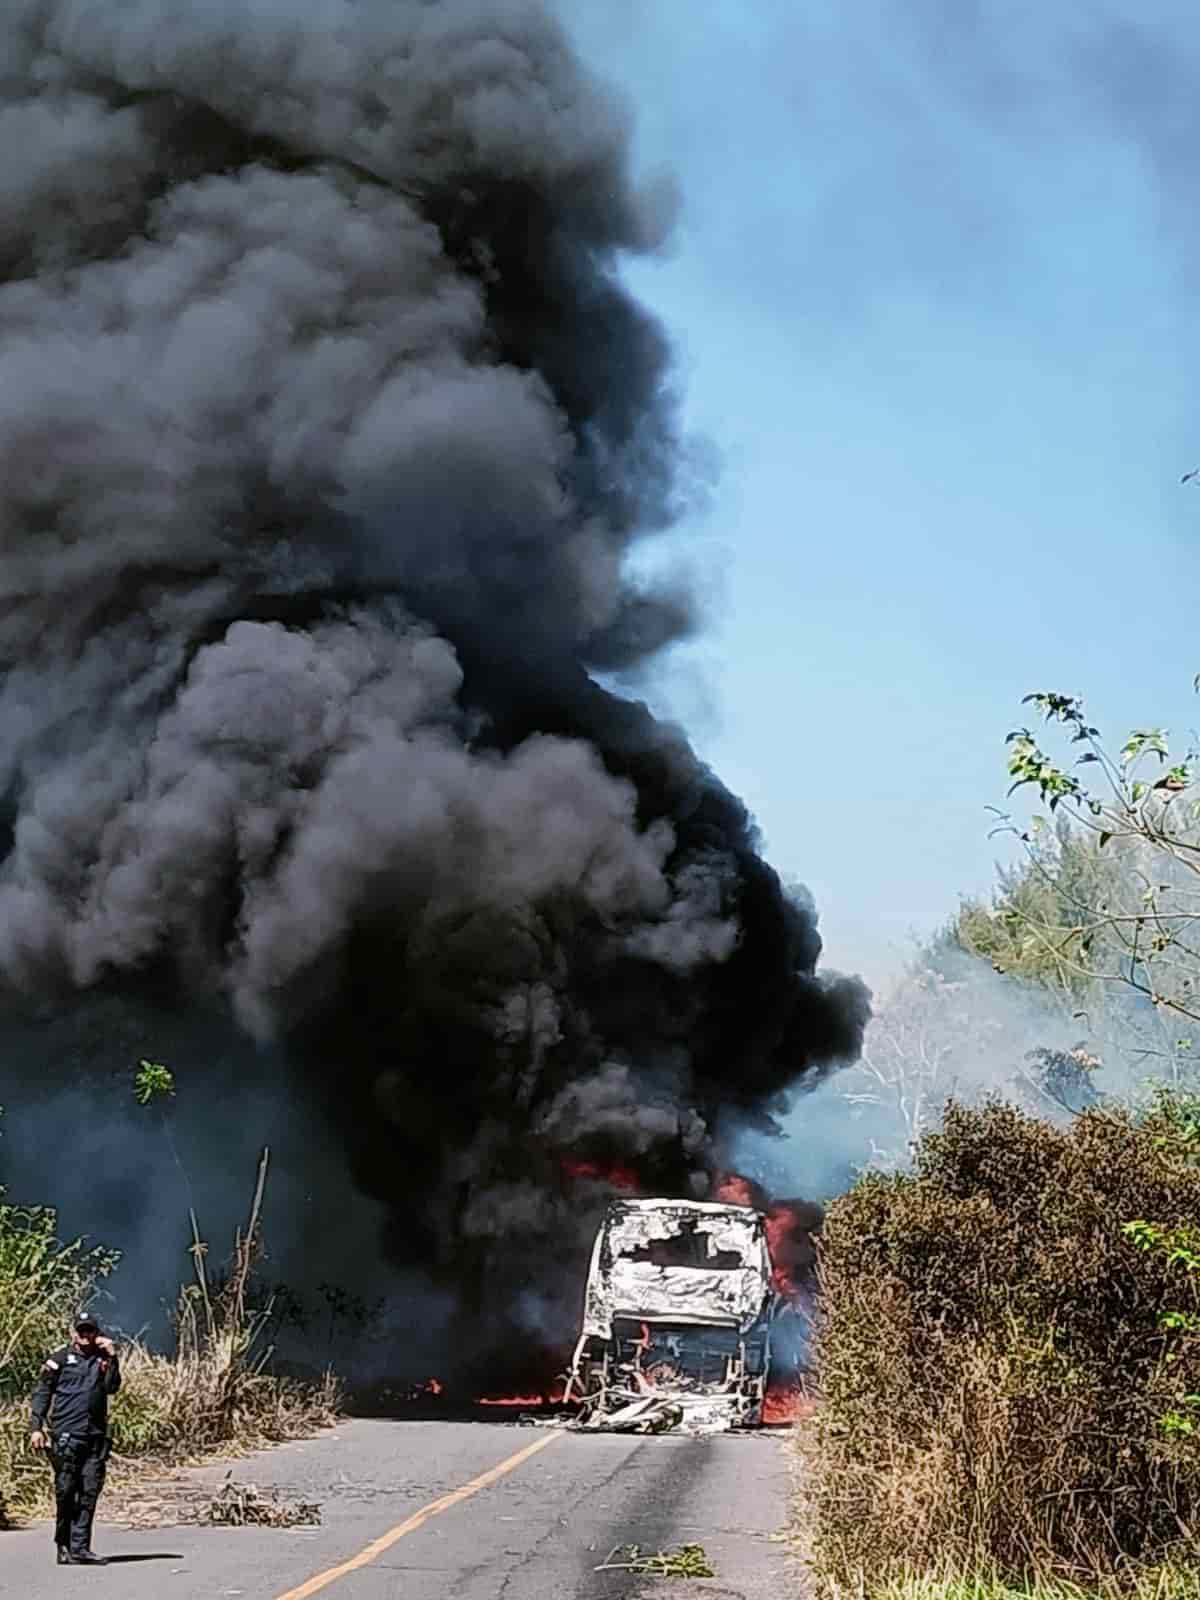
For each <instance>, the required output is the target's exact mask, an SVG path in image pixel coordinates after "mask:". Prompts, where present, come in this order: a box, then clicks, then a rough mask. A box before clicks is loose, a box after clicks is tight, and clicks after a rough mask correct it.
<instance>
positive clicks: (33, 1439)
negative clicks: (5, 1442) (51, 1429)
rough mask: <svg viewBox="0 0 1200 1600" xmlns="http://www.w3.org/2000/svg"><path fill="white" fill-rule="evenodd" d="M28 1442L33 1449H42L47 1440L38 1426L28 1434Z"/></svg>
mask: <svg viewBox="0 0 1200 1600" xmlns="http://www.w3.org/2000/svg"><path fill="white" fill-rule="evenodd" d="M29 1442H30V1444H31V1445H32V1446H33V1448H34V1449H35V1450H44V1449H45V1448H46V1446H47V1444H48V1443H49V1440H48V1439H47V1438H46V1435H45V1434H44V1433H43V1432H42V1430H41V1429H40V1428H35V1429H34V1430H33V1432H32V1433H31V1434H30V1435H29Z"/></svg>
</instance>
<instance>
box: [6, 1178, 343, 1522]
mask: <svg viewBox="0 0 1200 1600" xmlns="http://www.w3.org/2000/svg"><path fill="white" fill-rule="evenodd" d="M266 1175H267V1162H266V1155H265V1153H264V1157H263V1162H262V1164H261V1165H260V1168H259V1173H258V1181H257V1185H256V1188H255V1194H254V1201H253V1203H252V1205H251V1209H250V1218H249V1222H248V1225H247V1227H246V1229H245V1231H244V1232H239V1233H238V1235H237V1237H236V1239H235V1241H234V1250H233V1256H232V1259H231V1261H230V1265H229V1268H228V1270H227V1271H226V1273H224V1274H223V1275H222V1277H221V1278H219V1279H216V1280H214V1279H213V1278H212V1277H211V1276H210V1274H209V1273H208V1271H207V1268H206V1266H205V1253H206V1251H205V1246H204V1245H203V1244H202V1242H201V1240H200V1237H199V1231H198V1229H197V1228H196V1225H195V1219H193V1236H194V1245H193V1252H192V1254H193V1261H194V1263H195V1272H196V1277H195V1281H194V1282H193V1283H191V1284H188V1285H187V1286H185V1288H184V1289H183V1290H182V1291H181V1293H180V1296H179V1301H178V1305H177V1308H176V1317H175V1334H176V1338H175V1352H174V1354H173V1355H170V1356H166V1355H160V1354H156V1353H155V1352H153V1351H151V1350H149V1349H147V1348H146V1347H145V1346H144V1345H142V1344H138V1343H133V1344H129V1345H126V1346H124V1347H123V1349H122V1386H121V1391H120V1393H119V1394H118V1395H117V1396H116V1398H115V1399H114V1400H113V1402H112V1408H111V1413H110V1417H111V1427H112V1434H113V1458H112V1472H113V1479H114V1482H115V1484H116V1485H117V1486H118V1487H120V1486H121V1485H122V1484H128V1483H130V1482H131V1481H136V1480H137V1479H138V1478H140V1477H144V1475H145V1473H146V1471H147V1470H151V1471H160V1470H161V1469H163V1468H164V1467H168V1466H177V1465H182V1464H192V1463H196V1462H199V1461H202V1460H204V1459H206V1458H208V1457H211V1456H214V1455H235V1456H236V1455H242V1454H245V1453H247V1452H249V1451H251V1450H256V1449H261V1448H263V1447H264V1446H267V1445H272V1444H278V1443H282V1442H283V1441H285V1440H288V1439H299V1438H304V1437H307V1436H308V1435H310V1434H312V1433H314V1432H316V1431H317V1430H318V1429H320V1428H323V1427H327V1426H330V1425H331V1424H332V1423H333V1422H335V1421H336V1420H337V1417H338V1414H339V1411H340V1406H341V1399H342V1396H341V1389H340V1385H339V1384H338V1382H337V1380H336V1379H335V1378H334V1376H333V1375H332V1374H331V1373H327V1374H326V1375H325V1377H324V1378H323V1379H322V1380H320V1381H318V1382H316V1383H306V1382H301V1381H299V1380H297V1379H292V1378H281V1377H278V1376H277V1375H275V1374H274V1373H272V1372H271V1371H270V1369H269V1360H270V1356H271V1351H270V1349H269V1348H268V1347H266V1346H265V1344H264V1333H265V1330H266V1328H267V1326H268V1325H269V1321H270V1310H271V1308H270V1307H269V1306H265V1307H259V1308H258V1309H251V1307H250V1304H249V1301H248V1290H249V1285H250V1279H251V1274H252V1271H253V1267H254V1262H255V1260H256V1258H257V1254H258V1249H259V1219H260V1216H261V1209H262V1200H263V1192H264V1188H265V1184H266ZM0 1209H3V1208H0ZM38 1215H39V1216H43V1217H44V1215H45V1214H38ZM10 1220H11V1219H10ZM3 1221H4V1218H3V1217H0V1222H3ZM39 1227H41V1234H40V1235H39V1239H40V1244H39V1249H38V1251H37V1252H35V1253H34V1254H33V1255H31V1253H30V1251H29V1250H28V1249H27V1250H26V1251H25V1255H26V1256H30V1260H31V1261H32V1262H33V1266H34V1267H35V1268H36V1270H35V1271H34V1272H33V1273H32V1274H31V1273H30V1272H28V1271H26V1273H25V1276H24V1278H23V1279H22V1278H21V1277H20V1276H19V1275H18V1274H16V1273H14V1274H13V1275H12V1279H11V1283H10V1285H9V1288H10V1291H11V1295H10V1298H12V1299H17V1298H19V1296H20V1294H21V1293H25V1294H28V1293H31V1292H32V1291H33V1290H35V1289H36V1288H37V1287H38V1285H41V1284H43V1283H44V1284H45V1285H46V1289H47V1294H46V1300H47V1303H48V1306H43V1305H41V1304H40V1302H39V1304H38V1308H37V1314H36V1315H33V1316H31V1317H29V1318H28V1319H27V1320H26V1323H25V1325H24V1331H25V1335H26V1336H25V1337H24V1338H23V1339H22V1340H20V1341H18V1340H16V1339H14V1340H13V1341H12V1356H11V1359H10V1361H9V1364H8V1367H7V1369H5V1368H4V1367H3V1366H0V1380H3V1381H2V1385H0V1527H2V1526H3V1525H4V1522H5V1518H6V1517H7V1518H8V1519H9V1520H20V1519H22V1518H24V1517H28V1516H32V1515H39V1514H43V1513H45V1512H46V1511H47V1510H48V1509H49V1506H50V1503H51V1485H50V1474H49V1471H48V1469H47V1465H46V1458H45V1457H44V1456H43V1455H39V1454H38V1453H36V1452H35V1451H33V1450H32V1449H31V1448H30V1445H29V1398H28V1395H29V1391H30V1389H31V1387H32V1381H33V1375H35V1374H36V1371H37V1368H38V1366H39V1365H40V1362H41V1360H42V1359H44V1356H45V1353H46V1351H47V1350H48V1349H50V1348H53V1346H54V1345H55V1344H59V1343H61V1342H62V1339H63V1328H64V1325H69V1320H70V1315H71V1314H73V1313H74V1310H75V1309H76V1308H77V1307H78V1306H79V1305H81V1304H83V1303H85V1301H86V1298H87V1289H88V1288H89V1287H90V1282H91V1279H90V1277H89V1272H88V1264H89V1262H90V1260H91V1258H86V1257H81V1256H80V1255H79V1253H78V1252H77V1251H72V1250H71V1249H69V1250H68V1252H66V1253H63V1252H61V1251H60V1250H58V1247H51V1245H50V1244H49V1243H48V1239H49V1236H48V1235H46V1234H45V1227H44V1224H42V1223H39ZM10 1232H11V1229H10ZM2 1234H3V1230H2V1229H0V1242H2ZM56 1252H57V1253H56ZM34 1256H36V1259H34ZM97 1259H99V1258H97ZM105 1259H107V1258H105ZM2 1265H3V1253H2V1252H0V1266H2ZM55 1268H57V1270H54V1269H55ZM93 1276H94V1274H93ZM4 1287H5V1285H4V1283H3V1282H2V1281H0V1291H2V1290H3V1289H4ZM4 1300H5V1296H4V1294H3V1293H0V1309H2V1307H3V1304H4ZM68 1307H69V1308H70V1309H69V1310H67V1309H66V1308H68ZM2 1326H3V1318H2V1317H0V1330H2Z"/></svg>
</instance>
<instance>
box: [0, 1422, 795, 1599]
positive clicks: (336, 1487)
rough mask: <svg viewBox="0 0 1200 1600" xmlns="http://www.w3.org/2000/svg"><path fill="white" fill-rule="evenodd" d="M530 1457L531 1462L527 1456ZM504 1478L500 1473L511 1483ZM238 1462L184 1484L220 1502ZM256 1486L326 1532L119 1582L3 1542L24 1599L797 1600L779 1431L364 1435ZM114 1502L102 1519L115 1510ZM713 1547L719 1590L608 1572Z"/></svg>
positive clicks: (172, 1542) (392, 1425) (127, 1566)
mask: <svg viewBox="0 0 1200 1600" xmlns="http://www.w3.org/2000/svg"><path fill="white" fill-rule="evenodd" d="M534 1447H537V1448H534ZM514 1458H519V1459H514ZM499 1468H503V1469H504V1470H503V1471H497V1470H496V1469H499ZM228 1471H230V1468H229V1465H228V1464H227V1463H226V1464H222V1465H220V1466H212V1467H204V1468H201V1469H198V1470H197V1471H194V1472H189V1473H187V1474H186V1475H185V1481H186V1483H187V1485H188V1488H189V1491H192V1490H194V1491H196V1492H198V1493H199V1494H200V1495H201V1497H202V1498H205V1499H207V1498H208V1496H209V1494H210V1493H214V1494H215V1493H216V1492H217V1491H218V1490H219V1488H220V1486H221V1484H222V1482H223V1481H224V1478H225V1474H226V1473H227V1472H228ZM232 1472H233V1477H234V1479H235V1480H236V1481H237V1482H239V1483H254V1484H257V1485H258V1486H259V1487H260V1488H261V1489H263V1490H268V1491H269V1490H270V1489H271V1488H273V1487H278V1489H279V1491H280V1495H281V1497H283V1498H287V1499H291V1498H295V1499H303V1500H316V1501H318V1502H320V1505H321V1514H322V1520H321V1526H320V1527H318V1528H294V1529H286V1530H278V1531H276V1530H269V1529H260V1528H199V1527H189V1526H183V1527H176V1528H167V1529H157V1530H154V1531H145V1530H131V1529H126V1528H122V1527H120V1526H117V1525H113V1524H108V1523H105V1524H103V1525H102V1526H99V1527H98V1528H97V1532H96V1548H97V1549H98V1550H99V1551H100V1552H101V1553H102V1554H105V1555H108V1556H110V1557H114V1558H116V1559H115V1560H114V1563H113V1565H111V1566H109V1567H106V1568H103V1569H99V1568H97V1569H93V1570H90V1571H89V1570H86V1569H83V1568H58V1567H56V1566H55V1565H54V1564H53V1549H52V1540H51V1531H50V1528H49V1526H48V1525H39V1526H38V1527H36V1528H31V1529H26V1530H23V1531H22V1532H19V1533H4V1534H0V1594H3V1595H6V1596H7V1595H12V1596H13V1600H17V1597H18V1596H19V1597H20V1600H51V1597H53V1600H59V1597H60V1596H62V1595H64V1594H75V1593H76V1592H80V1593H82V1592H84V1591H86V1592H87V1594H88V1596H89V1600H93V1597H94V1600H139V1597H141V1596H143V1595H145V1596H151V1597H153V1600H167V1597H174V1596H178V1597H179V1600H225V1597H239V1600H242V1597H244V1600H315V1597H316V1596H317V1595H320V1596H321V1597H322V1600H650V1597H651V1596H653V1597H654V1600H675V1597H682V1596H692V1597H694V1600H699V1597H700V1596H702V1595H704V1594H708V1595H710V1596H719V1597H721V1600H796V1596H797V1595H798V1594H799V1593H800V1583H799V1580H798V1578H797V1575H796V1573H795V1571H794V1570H793V1569H792V1567H791V1564H790V1562H789V1559H788V1557H787V1555H786V1552H785V1548H784V1546H783V1545H782V1544H781V1543H780V1542H779V1541H778V1539H777V1538H776V1537H775V1536H776V1535H777V1534H778V1532H779V1530H780V1528H781V1526H782V1524H783V1522H784V1520H785V1518H786V1515H787V1506H786V1492H787V1474H788V1459H787V1453H786V1448H785V1445H784V1442H783V1440H782V1438H780V1437H779V1436H772V1435H770V1434H748V1435H723V1436H722V1435H718V1436H716V1437H713V1438H709V1439H679V1438H671V1437H670V1436H666V1437H662V1438H654V1437H650V1438H633V1437H627V1436H621V1435H607V1436H606V1435H603V1434H601V1435H597V1436H595V1437H587V1436H581V1435H579V1434H569V1433H564V1434H557V1433H553V1434H551V1433H548V1432H546V1431H545V1430H541V1429H535V1428H523V1427H518V1426H514V1425H513V1424H511V1423H478V1422H418V1421H411V1422H409V1421H400V1422H397V1421H351V1422H346V1423H343V1424H342V1425H340V1426H339V1427H338V1428H336V1429H335V1430H333V1431H332V1432H331V1433H327V1434H323V1435H321V1436H320V1437H318V1438H315V1439H308V1440H305V1441H303V1442H301V1443H297V1444H290V1445H284V1446H282V1447H281V1448H279V1449H277V1450H272V1451H268V1452H265V1453H263V1454H262V1455H258V1456H252V1457H250V1458H248V1459H246V1460H243V1461H239V1462H237V1463H235V1464H234V1466H233V1468H232ZM103 1509H104V1507H103V1502H102V1503H101V1510H103ZM692 1541H694V1542H696V1543H699V1544H702V1545H703V1546H704V1548H705V1550H706V1551H707V1552H708V1555H709V1558H710V1561H711V1563H712V1565H713V1567H714V1568H715V1569H716V1573H717V1576H716V1577H715V1578H712V1579H693V1580H690V1581H685V1580H670V1579H654V1578H642V1577H637V1576H635V1575H634V1574H631V1573H628V1572H596V1571H595V1570H594V1569H595V1568H596V1567H597V1566H598V1565H599V1564H600V1563H601V1562H603V1561H604V1560H605V1558H606V1557H607V1556H608V1554H609V1552H610V1551H611V1550H612V1549H613V1547H614V1546H616V1545H625V1544H638V1545H641V1546H642V1547H643V1549H647V1550H658V1549H661V1548H664V1547H666V1546H670V1545H678V1544H684V1543H688V1542H692Z"/></svg>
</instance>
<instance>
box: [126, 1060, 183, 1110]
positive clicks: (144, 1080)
mask: <svg viewBox="0 0 1200 1600" xmlns="http://www.w3.org/2000/svg"><path fill="white" fill-rule="evenodd" d="M174 1093H175V1074H174V1073H173V1072H172V1071H171V1069H170V1068H169V1067H164V1066H163V1065H162V1064H161V1062H158V1061H139V1062H138V1070H137V1072H136V1073H135V1074H134V1079H133V1094H134V1098H135V1099H136V1101H137V1103H138V1105H140V1106H148V1105H149V1104H150V1103H151V1101H154V1100H166V1099H170V1098H171V1096H172V1095H174Z"/></svg>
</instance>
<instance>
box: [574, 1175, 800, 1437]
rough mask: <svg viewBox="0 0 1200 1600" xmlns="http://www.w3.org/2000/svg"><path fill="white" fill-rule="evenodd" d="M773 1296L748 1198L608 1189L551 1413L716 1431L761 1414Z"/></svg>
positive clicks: (648, 1427)
mask: <svg viewBox="0 0 1200 1600" xmlns="http://www.w3.org/2000/svg"><path fill="white" fill-rule="evenodd" d="M780 1306H781V1302H780V1298H779V1295H778V1294H777V1293H776V1291H775V1288H774V1284H773V1279H772V1268H771V1258H770V1253H769V1250H768V1245H767V1239H766V1227H765V1219H764V1217H763V1215H762V1213H761V1212H759V1211H756V1210H755V1209H753V1208H752V1207H750V1206H742V1205H726V1204H714V1203H712V1202H707V1201H694V1200H616V1201H613V1202H612V1204H611V1205H610V1206H609V1208H608V1211H607V1212H606V1214H605V1217H604V1221H603V1222H602V1224H601V1226H600V1230H599V1233H598V1234H597V1236H596V1243H595V1247H594V1249H593V1251H592V1261H591V1268H590V1271H589V1273H588V1280H587V1288H586V1290H585V1296H584V1315H583V1327H582V1331H581V1333H580V1337H579V1342H578V1345H577V1346H576V1350H575V1357H574V1361H573V1362H572V1366H571V1374H570V1379H569V1381H568V1384H567V1390H566V1395H565V1397H564V1398H565V1399H566V1400H568V1401H571V1400H574V1401H576V1402H577V1404H578V1406H579V1410H578V1412H577V1414H576V1415H575V1416H574V1417H573V1418H572V1419H571V1420H569V1421H565V1422H563V1423H562V1424H561V1425H562V1426H565V1427H568V1428H572V1429H581V1430H585V1431H591V1430H604V1431H616V1432H632V1433H664V1432H669V1431H679V1432H685V1433H719V1432H722V1431H724V1430H725V1429H728V1428H733V1427H745V1426H754V1425H756V1424H758V1423H759V1422H761V1420H762V1412H763V1400H764V1395H765V1393H766V1386H767V1379H768V1375H769V1371H770V1361H771V1324H772V1319H773V1318H774V1316H775V1315H776V1314H777V1313H778V1311H779V1309H780Z"/></svg>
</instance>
